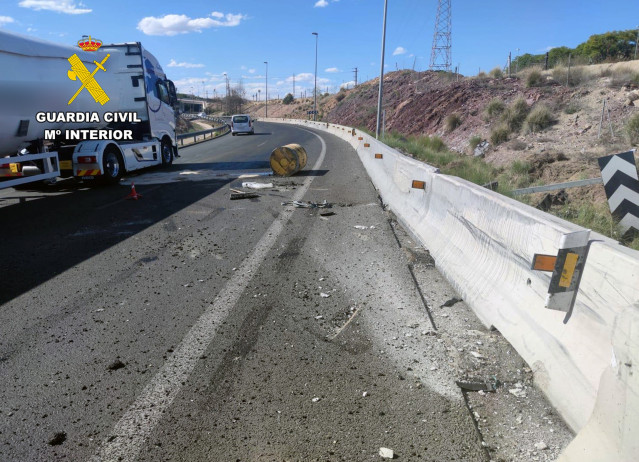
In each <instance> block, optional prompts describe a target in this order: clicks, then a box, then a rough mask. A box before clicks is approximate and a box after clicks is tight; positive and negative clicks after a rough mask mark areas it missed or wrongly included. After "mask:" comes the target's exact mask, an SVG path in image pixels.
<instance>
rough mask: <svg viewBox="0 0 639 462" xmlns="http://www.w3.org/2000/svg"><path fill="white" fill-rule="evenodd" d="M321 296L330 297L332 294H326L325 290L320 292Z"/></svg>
mask: <svg viewBox="0 0 639 462" xmlns="http://www.w3.org/2000/svg"><path fill="white" fill-rule="evenodd" d="M320 297H322V298H328V297H330V294H325V293H324V292H320Z"/></svg>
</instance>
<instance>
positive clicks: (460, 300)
mask: <svg viewBox="0 0 639 462" xmlns="http://www.w3.org/2000/svg"><path fill="white" fill-rule="evenodd" d="M463 301H464V300H463V299H461V298H457V297H453V298H451V299H450V300H446V302H445V303H444V304H443V305H439V307H440V308H443V307H450V306H453V305H454V304H456V303H459V302H463Z"/></svg>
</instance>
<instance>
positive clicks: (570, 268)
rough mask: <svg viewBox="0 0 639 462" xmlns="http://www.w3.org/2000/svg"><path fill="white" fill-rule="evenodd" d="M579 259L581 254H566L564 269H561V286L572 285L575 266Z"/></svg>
mask: <svg viewBox="0 0 639 462" xmlns="http://www.w3.org/2000/svg"><path fill="white" fill-rule="evenodd" d="M577 260H579V255H577V254H576V253H569V254H568V255H566V263H564V269H563V270H562V271H561V278H560V279H559V287H570V283H571V282H572V276H573V274H575V268H576V267H577Z"/></svg>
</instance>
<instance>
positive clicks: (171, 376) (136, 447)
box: [90, 130, 326, 462]
mask: <svg viewBox="0 0 639 462" xmlns="http://www.w3.org/2000/svg"><path fill="white" fill-rule="evenodd" d="M304 131H308V132H309V133H312V134H313V135H315V136H317V137H318V138H319V140H320V141H321V143H322V150H321V152H320V155H319V158H318V159H317V162H315V165H313V169H314V170H318V169H319V167H320V166H321V165H322V162H323V161H324V156H325V155H326V143H325V142H324V139H323V138H322V137H321V136H319V135H317V134H315V133H313V132H311V131H309V130H304ZM313 178H314V177H313V176H308V177H306V178H305V179H304V183H303V184H302V186H301V187H300V188H299V189H298V190H297V191H296V192H295V195H294V196H293V200H298V201H299V200H302V198H303V197H304V194H305V193H306V191H307V190H308V188H309V186H310V185H311V182H312V181H313ZM294 211H295V207H287V208H285V209H284V210H283V211H282V212H281V213H280V214H279V216H278V217H277V218H276V219H275V221H274V222H273V223H272V224H271V226H270V227H269V229H268V230H267V231H266V232H265V233H264V235H263V236H262V238H261V239H260V241H259V242H258V243H257V245H256V246H255V249H254V250H253V253H252V254H251V255H250V256H249V257H247V258H246V259H245V260H244V261H243V262H242V264H241V265H240V267H239V268H238V269H237V271H235V272H234V273H233V276H232V277H231V279H230V280H229V282H228V283H227V284H226V286H224V288H223V289H222V290H221V291H220V293H219V294H218V296H217V297H216V298H215V301H214V302H213V304H212V305H210V306H209V307H208V308H207V309H206V311H204V313H202V315H201V316H200V318H199V319H198V320H197V322H196V323H195V324H194V325H193V327H191V329H190V330H189V332H188V333H187V334H186V336H185V337H184V338H183V339H182V342H181V343H180V345H178V347H177V348H176V349H175V352H174V353H173V355H172V356H170V357H169V358H168V359H167V360H166V362H165V363H164V365H163V366H162V368H161V369H160V370H159V371H158V372H157V374H155V376H154V377H153V378H152V379H151V381H150V382H149V383H148V384H147V385H146V386H145V387H144V389H143V390H142V392H141V393H140V395H139V396H138V397H137V399H136V400H135V401H134V402H133V404H131V406H130V407H129V408H128V409H127V411H126V412H125V413H124V415H123V416H122V418H120V420H119V421H118V422H117V423H116V424H115V426H114V427H113V429H112V430H111V432H110V433H109V436H108V437H107V438H106V439H105V440H104V441H103V442H102V445H101V447H100V448H99V450H98V452H97V453H96V454H95V455H93V456H92V457H91V459H90V462H98V461H99V462H106V461H109V462H110V461H122V462H132V461H134V460H135V459H136V457H137V455H138V454H139V452H140V450H141V449H142V446H143V445H144V443H145V442H146V440H147V438H148V437H149V435H150V433H151V432H152V431H153V429H154V428H155V426H156V425H157V424H158V423H159V422H160V419H161V418H162V415H163V414H164V412H165V411H166V410H167V409H168V408H169V406H170V405H171V403H172V402H173V400H174V399H175V397H176V396H177V395H178V393H179V392H180V390H181V389H182V384H183V383H185V382H186V381H187V380H188V378H189V376H190V375H191V372H193V369H194V368H195V365H196V364H197V361H198V359H199V358H200V357H201V356H202V355H203V354H204V353H205V352H206V350H207V348H208V347H209V345H210V344H211V341H212V340H213V339H214V338H215V335H216V332H217V328H218V326H219V325H220V324H221V323H222V321H223V320H224V319H225V318H226V317H227V315H228V313H229V311H230V310H231V309H232V308H233V306H235V304H236V303H237V301H238V300H239V298H240V296H241V295H242V292H244V289H246V287H247V286H248V285H249V283H250V282H251V280H252V278H253V276H254V275H255V274H256V273H257V270H258V269H259V267H260V265H261V263H262V261H263V260H264V258H265V257H266V255H267V254H268V252H269V251H270V249H271V248H272V247H273V245H274V244H275V242H276V240H277V238H278V237H279V235H280V233H281V232H282V230H283V229H284V223H286V222H287V221H288V220H289V218H290V217H291V215H292V214H293V212H294Z"/></svg>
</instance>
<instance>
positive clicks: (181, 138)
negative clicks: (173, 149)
mask: <svg viewBox="0 0 639 462" xmlns="http://www.w3.org/2000/svg"><path fill="white" fill-rule="evenodd" d="M227 130H230V127H229V126H228V125H227V124H226V123H223V125H220V126H219V127H216V128H210V129H208V130H200V131H198V132H190V133H182V134H181V135H177V139H178V141H179V142H180V146H184V140H185V139H188V138H191V137H193V143H195V142H197V138H198V137H202V140H201V141H204V140H206V139H213V138H216V137H215V136H213V133H214V132H220V131H223V132H227ZM206 135H210V136H209V137H208V138H207V136H206Z"/></svg>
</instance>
